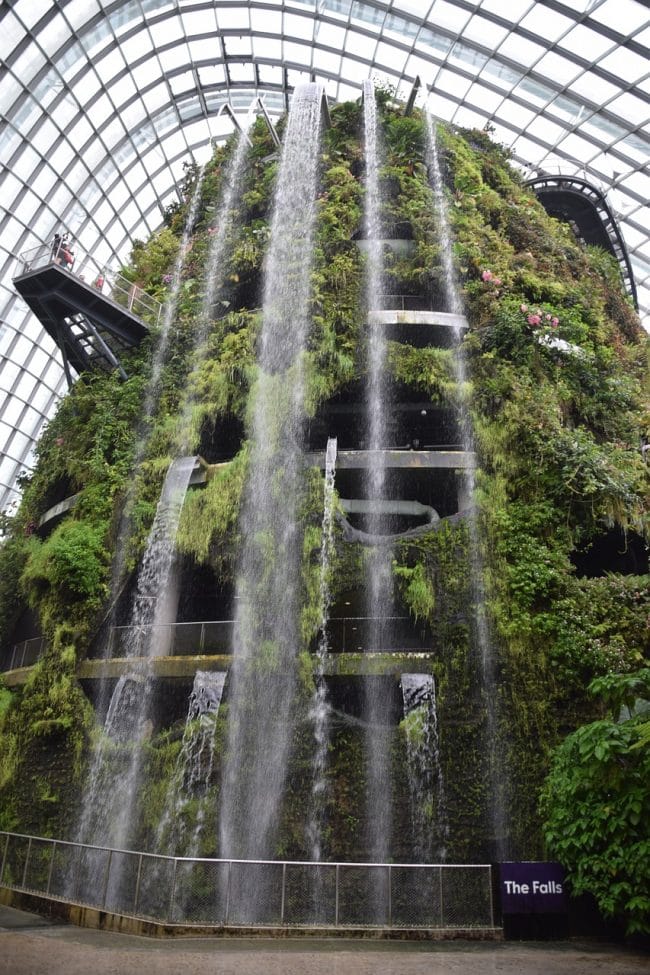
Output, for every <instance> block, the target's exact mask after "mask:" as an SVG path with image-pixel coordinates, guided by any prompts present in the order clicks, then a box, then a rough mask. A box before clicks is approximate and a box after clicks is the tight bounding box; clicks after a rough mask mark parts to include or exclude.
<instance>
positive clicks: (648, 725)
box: [542, 667, 650, 934]
mask: <svg viewBox="0 0 650 975" xmlns="http://www.w3.org/2000/svg"><path fill="white" fill-rule="evenodd" d="M590 690H591V692H592V693H593V694H594V695H596V696H597V697H598V698H599V699H600V700H601V701H602V702H603V704H604V705H605V706H606V708H607V710H608V711H609V715H608V716H607V717H604V718H601V719H600V720H599V721H594V722H591V723H590V724H586V725H583V726H582V727H580V728H578V730H577V731H575V732H573V734H571V735H569V736H568V737H567V738H566V739H565V740H564V741H563V742H562V744H561V745H560V746H559V748H558V749H557V751H556V752H555V754H554V756H553V762H552V766H551V771H550V774H549V777H548V779H547V781H546V784H545V787H544V791H543V794H542V806H543V810H544V815H545V820H546V826H545V830H544V832H545V838H546V842H547V844H548V847H549V850H550V852H551V853H552V854H553V855H554V856H556V857H557V858H558V859H559V860H561V862H562V863H564V864H565V866H566V867H567V868H568V870H569V877H570V880H571V887H572V890H573V892H574V893H576V894H581V893H590V894H592V895H593V896H594V897H595V898H596V900H597V901H598V904H599V906H600V908H601V909H602V911H603V912H604V913H605V914H606V915H609V916H614V917H624V918H625V919H626V921H627V928H628V931H629V932H630V933H635V932H644V933H646V934H647V933H648V931H650V923H649V918H650V836H649V835H648V823H649V822H650V790H649V789H648V782H650V747H649V746H650V669H649V668H647V667H646V668H644V669H643V670H640V671H636V672H634V673H631V674H625V675H620V674H609V675H607V676H605V677H599V678H597V679H596V680H594V681H592V683H591V685H590Z"/></svg>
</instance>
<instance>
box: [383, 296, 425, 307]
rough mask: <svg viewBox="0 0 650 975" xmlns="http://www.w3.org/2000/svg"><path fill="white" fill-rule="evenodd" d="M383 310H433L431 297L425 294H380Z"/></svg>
mask: <svg viewBox="0 0 650 975" xmlns="http://www.w3.org/2000/svg"><path fill="white" fill-rule="evenodd" d="M379 308H380V310H381V311H431V299H430V298H427V297H425V295H391V294H381V295H379Z"/></svg>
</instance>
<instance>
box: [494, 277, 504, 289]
mask: <svg viewBox="0 0 650 975" xmlns="http://www.w3.org/2000/svg"><path fill="white" fill-rule="evenodd" d="M493 281H494V284H496V286H497V288H498V287H499V285H500V284H503V282H502V280H501V278H493Z"/></svg>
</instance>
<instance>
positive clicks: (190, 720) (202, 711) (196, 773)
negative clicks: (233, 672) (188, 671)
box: [156, 670, 226, 857]
mask: <svg viewBox="0 0 650 975" xmlns="http://www.w3.org/2000/svg"><path fill="white" fill-rule="evenodd" d="M225 680H226V674H225V672H224V671H221V672H217V673H214V674H213V673H209V672H207V671H203V670H197V672H196V674H195V675H194V687H193V689H192V693H191V695H190V703H189V708H188V712H187V720H186V722H185V730H184V732H183V743H182V745H181V750H180V752H179V754H178V758H177V760H176V765H175V768H174V772H173V775H172V777H171V780H170V783H169V788H168V790H167V796H166V799H165V807H164V811H163V815H162V817H161V819H160V822H159V824H158V829H157V834H156V850H157V851H160V852H167V853H168V854H169V855H170V856H185V857H195V856H199V855H200V849H199V847H200V841H201V835H202V831H203V826H204V824H205V820H206V815H207V814H208V811H209V810H208V800H207V793H208V790H209V789H210V785H211V781H212V772H213V768H214V736H215V730H216V726H217V716H218V714H219V707H220V705H221V697H222V695H223V687H224V683H225ZM192 803H194V804H195V806H196V808H194V809H193V810H192V820H191V822H190V821H188V812H189V810H188V807H189V806H190V805H191V804H192Z"/></svg>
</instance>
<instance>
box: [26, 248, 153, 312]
mask: <svg viewBox="0 0 650 975" xmlns="http://www.w3.org/2000/svg"><path fill="white" fill-rule="evenodd" d="M50 264H56V265H58V266H59V267H61V268H62V269H63V270H64V271H66V273H67V274H72V275H74V276H75V277H77V278H79V279H80V280H81V281H83V282H84V283H86V284H90V285H91V286H92V287H93V288H95V289H96V290H97V291H99V292H100V294H103V295H104V296H105V297H106V298H110V300H111V301H114V302H116V304H118V305H122V306H123V307H125V308H127V309H128V310H129V311H130V312H132V313H133V314H134V315H137V316H138V318H143V319H145V320H147V321H148V322H150V324H153V325H157V324H158V322H159V321H160V316H161V313H162V305H161V304H160V302H159V301H156V299H155V298H152V297H151V295H150V294H147V292H146V291H145V290H144V289H143V288H140V287H139V286H138V285H137V284H133V282H132V281H129V280H128V279H127V278H125V277H124V275H123V274H120V273H119V272H118V271H114V270H112V269H111V268H110V267H107V266H106V265H105V264H99V263H98V262H97V261H96V260H95V259H94V258H93V257H92V256H90V255H88V254H85V253H84V252H83V251H79V250H78V249H75V250H74V252H72V251H70V250H69V249H67V248H65V247H64V246H63V244H62V243H58V244H57V245H54V246H53V245H51V244H39V245H38V247H32V248H30V249H29V250H26V251H23V252H22V253H21V254H20V255H19V257H18V271H17V273H16V275H15V277H21V276H22V275H23V274H28V273H29V272H30V271H37V270H39V269H40V268H43V267H47V266H48V265H50Z"/></svg>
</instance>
